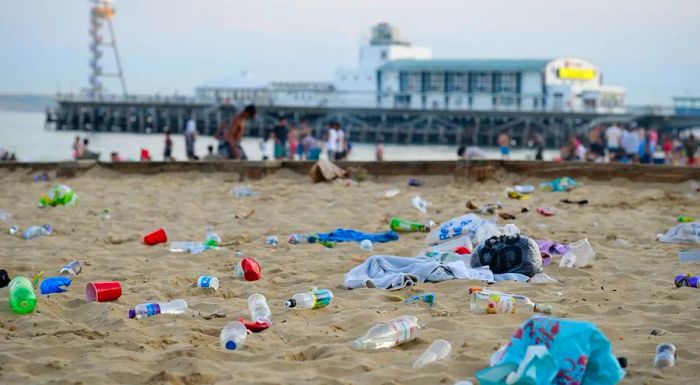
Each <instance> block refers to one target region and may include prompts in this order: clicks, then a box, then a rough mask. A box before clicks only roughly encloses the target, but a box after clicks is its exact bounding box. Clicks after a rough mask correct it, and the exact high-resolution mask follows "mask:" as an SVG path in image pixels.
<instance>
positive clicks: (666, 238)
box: [658, 222, 700, 243]
mask: <svg viewBox="0 0 700 385" xmlns="http://www.w3.org/2000/svg"><path fill="white" fill-rule="evenodd" d="M658 238H659V241H661V242H665V243H700V222H691V223H681V224H678V225H676V226H674V227H672V228H671V229H670V230H668V232H666V234H659V235H658Z"/></svg>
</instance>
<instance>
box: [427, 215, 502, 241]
mask: <svg viewBox="0 0 700 385" xmlns="http://www.w3.org/2000/svg"><path fill="white" fill-rule="evenodd" d="M484 222H490V221H487V220H485V219H482V218H481V217H480V216H478V215H476V214H466V215H462V216H461V217H457V218H452V219H450V220H449V221H447V222H443V223H441V224H440V226H438V227H436V228H435V229H433V230H432V231H431V232H430V233H428V235H427V236H426V237H425V243H427V244H429V245H436V244H438V243H442V242H445V241H448V240H450V239H452V238H459V237H463V236H467V237H469V239H470V241H471V242H472V244H476V242H474V240H475V238H476V232H477V230H479V228H480V227H481V225H482V224H483V223H484ZM491 223H493V222H491ZM494 226H495V224H494Z"/></svg>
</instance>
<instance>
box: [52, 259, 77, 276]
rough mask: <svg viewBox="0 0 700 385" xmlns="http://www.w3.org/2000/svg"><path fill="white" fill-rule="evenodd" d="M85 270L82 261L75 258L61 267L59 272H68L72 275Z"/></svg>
mask: <svg viewBox="0 0 700 385" xmlns="http://www.w3.org/2000/svg"><path fill="white" fill-rule="evenodd" d="M82 270H83V267H82V266H81V265H80V261H77V260H73V261H70V262H68V263H67V264H66V265H65V266H63V267H62V268H61V270H59V271H58V273H59V274H63V273H68V274H70V275H78V274H80V272H81V271H82Z"/></svg>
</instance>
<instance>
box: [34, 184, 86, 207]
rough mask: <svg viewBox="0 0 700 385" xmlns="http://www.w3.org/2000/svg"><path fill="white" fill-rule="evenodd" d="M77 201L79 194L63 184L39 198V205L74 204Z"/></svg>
mask: <svg viewBox="0 0 700 385" xmlns="http://www.w3.org/2000/svg"><path fill="white" fill-rule="evenodd" d="M77 201H78V194H76V193H75V192H74V191H73V190H72V189H71V188H70V187H68V186H66V185H64V184H62V185H57V186H55V187H54V188H52V189H51V191H49V192H48V193H47V194H46V195H43V196H42V197H41V198H39V205H38V206H39V207H46V206H73V205H74V204H75V203H76V202H77Z"/></svg>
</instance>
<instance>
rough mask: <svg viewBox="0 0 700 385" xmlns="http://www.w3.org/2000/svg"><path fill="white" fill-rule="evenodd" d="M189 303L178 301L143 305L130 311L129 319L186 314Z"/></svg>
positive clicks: (182, 300)
mask: <svg viewBox="0 0 700 385" xmlns="http://www.w3.org/2000/svg"><path fill="white" fill-rule="evenodd" d="M186 312H187V302H186V301H185V300H184V299H176V300H174V301H170V302H166V303H156V302H149V303H142V304H139V305H136V306H134V307H133V308H131V309H129V318H136V319H141V318H146V317H151V316H154V315H156V314H185V313H186Z"/></svg>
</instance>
